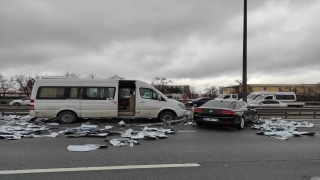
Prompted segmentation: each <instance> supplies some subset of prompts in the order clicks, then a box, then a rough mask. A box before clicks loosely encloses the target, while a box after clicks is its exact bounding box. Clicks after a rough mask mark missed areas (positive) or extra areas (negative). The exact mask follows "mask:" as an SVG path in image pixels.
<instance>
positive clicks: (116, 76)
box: [109, 74, 124, 80]
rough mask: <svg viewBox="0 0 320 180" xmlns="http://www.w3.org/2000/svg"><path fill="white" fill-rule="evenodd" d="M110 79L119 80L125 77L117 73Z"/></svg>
mask: <svg viewBox="0 0 320 180" xmlns="http://www.w3.org/2000/svg"><path fill="white" fill-rule="evenodd" d="M109 79H119V80H124V77H121V76H118V75H117V74H115V75H113V76H110V77H109Z"/></svg>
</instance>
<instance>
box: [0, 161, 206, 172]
mask: <svg viewBox="0 0 320 180" xmlns="http://www.w3.org/2000/svg"><path fill="white" fill-rule="evenodd" d="M198 166H200V164H197V163H187V164H153V165H130V166H101V167H77V168H53V169H24V170H6V171H0V174H30V173H50V172H75V171H101V170H120V169H148V168H177V167H198Z"/></svg>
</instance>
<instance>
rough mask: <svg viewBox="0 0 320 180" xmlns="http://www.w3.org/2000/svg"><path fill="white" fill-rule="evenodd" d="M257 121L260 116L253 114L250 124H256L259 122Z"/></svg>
mask: <svg viewBox="0 0 320 180" xmlns="http://www.w3.org/2000/svg"><path fill="white" fill-rule="evenodd" d="M259 119H260V115H259V114H254V115H253V117H252V119H251V122H253V123H256V122H258V121H259Z"/></svg>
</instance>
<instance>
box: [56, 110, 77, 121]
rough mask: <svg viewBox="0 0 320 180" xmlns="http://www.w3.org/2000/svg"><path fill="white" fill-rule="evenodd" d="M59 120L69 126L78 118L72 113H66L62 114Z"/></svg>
mask: <svg viewBox="0 0 320 180" xmlns="http://www.w3.org/2000/svg"><path fill="white" fill-rule="evenodd" d="M58 119H59V121H60V122H61V123H64V124H67V123H73V122H74V121H75V120H76V119H77V116H76V115H75V114H74V113H73V112H71V111H66V112H63V113H61V114H60V115H59V117H58Z"/></svg>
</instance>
